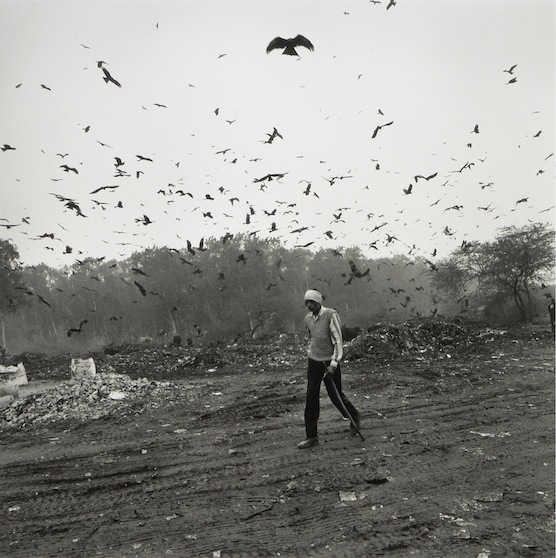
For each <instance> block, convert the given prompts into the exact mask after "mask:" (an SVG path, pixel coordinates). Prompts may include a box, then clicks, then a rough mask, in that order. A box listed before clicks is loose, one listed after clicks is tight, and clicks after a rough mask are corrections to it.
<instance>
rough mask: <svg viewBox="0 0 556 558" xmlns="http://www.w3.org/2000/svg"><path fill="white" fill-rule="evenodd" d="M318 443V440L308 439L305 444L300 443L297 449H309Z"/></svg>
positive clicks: (304, 441)
mask: <svg viewBox="0 0 556 558" xmlns="http://www.w3.org/2000/svg"><path fill="white" fill-rule="evenodd" d="M318 443H319V439H318V438H307V439H306V440H303V442H299V444H297V447H298V448H299V449H307V448H310V447H311V446H316V445H317V444H318Z"/></svg>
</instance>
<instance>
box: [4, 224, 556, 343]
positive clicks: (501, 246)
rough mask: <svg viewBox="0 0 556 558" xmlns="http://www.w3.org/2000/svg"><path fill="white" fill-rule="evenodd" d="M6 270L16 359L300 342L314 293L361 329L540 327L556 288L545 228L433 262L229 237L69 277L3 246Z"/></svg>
mask: <svg viewBox="0 0 556 558" xmlns="http://www.w3.org/2000/svg"><path fill="white" fill-rule="evenodd" d="M518 240H519V243H518V242H517V241H518ZM518 244H519V246H523V250H521V251H519V250H517V249H516V246H517V245H518ZM0 265H1V269H0V320H1V326H2V345H3V346H4V347H7V348H8V349H10V351H11V352H14V351H20V350H33V351H37V350H41V351H53V350H59V351H70V350H86V349H92V348H98V347H101V346H104V345H108V344H111V343H113V344H121V343H126V342H137V341H139V340H140V339H141V338H142V337H149V338H152V339H153V340H154V341H160V342H170V341H171V340H172V339H173V337H174V336H175V335H179V336H180V337H181V338H182V339H183V340H184V342H186V341H188V342H190V343H193V344H198V343H205V342H209V341H232V340H234V339H238V338H240V337H253V336H257V335H260V334H263V333H269V332H291V331H301V330H302V324H303V316H304V314H305V313H306V309H305V308H304V305H303V293H304V291H305V290H306V289H308V288H315V289H318V290H320V291H321V292H322V293H323V295H324V297H325V302H324V304H325V305H327V306H332V307H334V308H336V309H337V310H338V311H339V312H340V316H341V318H342V321H343V323H344V324H346V325H348V326H358V327H361V328H366V327H368V326H370V325H373V324H375V323H376V322H382V321H388V322H394V323H396V322H398V323H399V322H402V321H405V320H408V319H411V318H422V317H427V316H433V315H440V314H444V315H457V314H465V313H469V315H475V314H476V312H477V309H480V310H485V309H487V310H489V311H490V312H491V313H492V314H496V315H498V317H499V316H500V312H501V311H504V307H506V308H507V307H508V301H509V302H510V306H512V307H513V308H517V309H518V310H519V311H520V312H521V313H522V315H521V318H523V319H529V318H530V317H531V316H532V315H533V314H534V312H535V310H534V309H535V305H538V303H539V300H538V294H539V293H538V292H537V290H536V289H538V288H539V287H542V286H543V285H544V283H543V281H550V274H551V272H552V268H553V236H552V232H551V231H549V230H548V228H547V227H546V226H545V225H538V224H535V225H532V226H529V227H525V228H523V229H515V230H510V229H507V230H504V231H503V232H502V234H501V235H500V236H499V237H498V238H497V239H496V240H495V241H494V242H492V243H484V244H481V243H463V244H462V246H461V247H460V248H459V249H458V250H457V251H456V252H454V253H453V254H452V255H451V256H450V257H448V258H446V259H443V260H438V261H436V262H433V261H431V260H429V259H426V258H422V257H418V256H412V255H411V254H407V255H397V256H394V257H390V258H375V259H373V258H367V257H364V256H363V254H362V252H361V250H360V249H359V248H358V247H339V248H337V249H332V250H331V249H326V250H325V249H321V250H319V251H317V252H312V251H310V250H308V249H306V248H295V249H286V248H285V247H284V246H282V244H281V243H280V241H279V240H278V239H261V238H258V237H256V236H250V235H234V236H232V235H226V236H225V237H223V238H220V239H216V238H209V239H207V240H206V241H204V240H203V241H201V242H200V244H199V246H192V245H191V244H190V243H188V244H187V246H185V247H184V248H182V249H180V250H177V249H174V248H167V247H153V248H148V249H145V250H142V251H139V252H136V253H134V254H133V255H131V256H130V257H129V258H127V259H125V260H110V261H107V260H105V259H104V258H87V259H83V260H76V261H74V262H73V263H72V264H71V265H68V266H66V267H63V268H51V267H49V266H47V265H45V264H40V265H37V266H22V265H21V264H20V263H19V255H18V253H17V248H16V247H15V246H13V245H12V244H11V243H10V242H8V241H0Z"/></svg>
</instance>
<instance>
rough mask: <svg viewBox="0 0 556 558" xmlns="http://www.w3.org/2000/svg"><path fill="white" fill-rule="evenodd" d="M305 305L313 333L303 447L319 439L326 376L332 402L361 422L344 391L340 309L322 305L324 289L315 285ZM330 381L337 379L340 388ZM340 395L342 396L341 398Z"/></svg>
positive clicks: (309, 291)
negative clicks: (318, 425) (321, 394)
mask: <svg viewBox="0 0 556 558" xmlns="http://www.w3.org/2000/svg"><path fill="white" fill-rule="evenodd" d="M305 306H307V308H308V309H309V313H308V314H307V315H306V316H305V326H306V327H307V331H308V333H309V348H308V351H307V354H308V364H307V399H306V402H305V433H306V435H307V438H306V439H305V440H303V441H302V442H300V443H299V444H298V445H297V447H298V448H300V449H306V448H310V447H311V446H314V445H316V444H318V442H319V439H318V433H317V423H318V420H319V414H320V385H321V382H322V380H323V379H324V380H325V382H324V383H325V386H326V391H327V392H328V395H329V397H330V399H331V401H332V403H333V404H334V405H335V406H336V408H337V409H338V410H339V411H340V413H342V416H344V417H345V418H349V417H348V416H346V413H345V410H344V408H345V409H347V411H348V412H349V414H350V415H351V417H352V418H353V420H354V422H355V424H357V427H359V425H360V423H361V418H360V414H359V412H358V411H357V409H356V408H355V407H354V406H353V405H352V403H351V402H350V401H349V399H348V398H347V397H346V396H345V395H344V393H343V391H342V374H341V370H340V361H341V360H342V357H343V355H344V348H343V340H342V332H341V329H340V317H339V315H338V312H337V311H336V310H334V309H333V308H325V307H324V306H323V305H322V295H321V293H320V292H319V291H316V290H314V289H309V290H308V291H307V292H306V293H305ZM330 382H334V385H335V386H336V389H334V387H333V386H332V385H331V384H330ZM336 392H337V393H336ZM338 397H340V398H341V401H340V400H339V399H338ZM342 403H343V405H342ZM350 430H351V433H352V435H355V434H357V430H356V428H355V427H354V426H353V425H352V426H351V427H350Z"/></svg>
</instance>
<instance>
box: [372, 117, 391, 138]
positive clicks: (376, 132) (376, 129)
mask: <svg viewBox="0 0 556 558" xmlns="http://www.w3.org/2000/svg"><path fill="white" fill-rule="evenodd" d="M392 124H394V121H393V120H392V122H388V124H382V126H377V127H376V128H375V131H374V132H373V135H372V136H371V137H372V139H374V138H376V135H377V134H378V131H379V130H380V129H381V128H384V127H385V126H390V125H392Z"/></svg>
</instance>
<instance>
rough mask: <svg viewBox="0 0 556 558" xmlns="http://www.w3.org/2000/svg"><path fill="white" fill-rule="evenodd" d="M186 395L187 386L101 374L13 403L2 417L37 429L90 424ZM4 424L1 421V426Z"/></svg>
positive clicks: (22, 425) (67, 383)
mask: <svg viewBox="0 0 556 558" xmlns="http://www.w3.org/2000/svg"><path fill="white" fill-rule="evenodd" d="M184 393H185V394H187V393H188V390H187V387H185V386H177V385H175V384H173V383H171V382H156V381H152V380H148V379H147V378H141V379H135V380H133V379H131V378H130V377H129V376H126V375H124V374H113V373H100V374H98V373H97V374H95V375H91V376H82V377H80V378H75V379H72V380H68V381H66V382H62V383H60V384H59V385H57V386H55V387H52V388H50V389H48V390H46V391H44V392H42V393H38V394H34V395H28V396H26V397H24V398H20V399H17V400H16V401H14V402H13V403H12V404H11V405H10V406H9V407H8V408H7V409H6V410H5V411H4V414H3V417H2V418H3V419H4V421H5V423H7V425H9V426H18V427H25V426H35V425H42V424H47V423H51V422H57V421H60V420H66V419H72V420H77V421H87V420H92V419H98V418H101V417H103V416H105V415H109V414H111V413H113V412H114V411H116V410H117V411H118V413H119V414H120V415H121V414H122V411H124V410H125V409H127V410H129V411H130V412H136V413H138V412H140V411H141V409H142V408H145V407H146V406H148V405H150V406H152V407H156V406H161V405H163V404H164V402H165V401H166V400H167V399H168V398H170V397H171V398H172V399H176V398H178V397H179V396H180V394H184ZM1 423H2V421H0V424H1Z"/></svg>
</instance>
